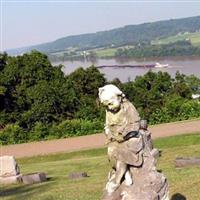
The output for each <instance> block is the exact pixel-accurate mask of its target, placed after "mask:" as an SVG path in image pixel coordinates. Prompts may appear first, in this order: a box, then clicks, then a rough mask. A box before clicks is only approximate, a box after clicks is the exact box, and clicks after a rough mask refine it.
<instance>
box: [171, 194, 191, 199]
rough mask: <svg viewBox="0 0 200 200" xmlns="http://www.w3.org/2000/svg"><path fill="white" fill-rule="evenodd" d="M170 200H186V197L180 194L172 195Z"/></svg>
mask: <svg viewBox="0 0 200 200" xmlns="http://www.w3.org/2000/svg"><path fill="white" fill-rule="evenodd" d="M171 200H187V199H186V197H185V196H184V195H182V194H180V193H176V194H173V196H172V198H171Z"/></svg>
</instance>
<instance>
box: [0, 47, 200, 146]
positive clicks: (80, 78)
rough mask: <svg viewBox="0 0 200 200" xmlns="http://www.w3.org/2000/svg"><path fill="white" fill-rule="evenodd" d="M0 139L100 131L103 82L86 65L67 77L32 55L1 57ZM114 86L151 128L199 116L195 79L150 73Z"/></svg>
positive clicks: (10, 140)
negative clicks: (100, 98)
mask: <svg viewBox="0 0 200 200" xmlns="http://www.w3.org/2000/svg"><path fill="white" fill-rule="evenodd" d="M0 58H1V62H0V63H2V65H1V66H2V67H1V70H0V77H1V79H0V103H1V104H0V130H1V132H0V141H1V143H3V144H15V143H22V142H27V141H34V140H46V139H50V138H62V137H72V136H77V135H86V134H91V133H97V132H102V131H103V123H104V120H105V119H104V118H105V109H104V108H103V107H102V106H101V105H99V101H98V88H99V87H102V86H103V85H105V84H106V83H107V80H106V79H105V78H104V75H103V74H101V73H100V72H99V70H98V69H97V68H96V67H94V66H91V67H89V68H87V69H83V68H79V69H77V70H76V71H74V72H73V73H71V74H70V75H68V76H64V74H63V72H62V71H61V68H62V66H57V67H54V66H52V65H51V63H50V62H49V60H48V59H47V56H45V55H43V54H41V53H40V52H37V51H33V52H31V53H30V54H24V55H22V56H17V57H9V56H7V55H6V54H2V55H1V56H0ZM111 83H112V84H115V85H116V86H118V87H119V88H120V89H121V90H122V91H123V92H124V93H125V94H126V96H127V98H128V99H129V100H130V101H131V102H132V103H133V104H134V105H135V107H136V108H137V110H138V111H139V113H140V115H141V117H142V118H144V119H147V120H148V121H149V122H150V123H151V124H156V123H163V122H170V121H176V120H184V119H189V118H194V117H199V116H200V103H199V101H198V100H193V99H191V95H192V94H198V93H199V92H200V91H199V90H200V79H199V78H197V77H195V76H186V75H184V74H180V73H179V72H177V73H176V76H175V78H174V79H172V78H171V77H170V75H169V74H168V73H166V72H158V73H154V72H152V71H149V72H148V73H146V74H145V75H144V76H138V77H136V79H135V81H129V82H127V83H121V82H120V80H119V79H114V80H113V81H112V82H111Z"/></svg>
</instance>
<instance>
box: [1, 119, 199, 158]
mask: <svg viewBox="0 0 200 200" xmlns="http://www.w3.org/2000/svg"><path fill="white" fill-rule="evenodd" d="M149 129H150V130H151V132H152V136H153V138H159V137H167V136H172V135H180V134H187V133H195V132H199V133H200V119H198V120H192V121H183V122H175V123H167V124H160V125H155V126H151V127H149ZM104 143H105V137H104V134H95V135H87V136H80V137H74V138H68V139H58V140H50V141H43V142H32V143H26V144H16V145H7V146H1V147H0V154H1V155H14V156H15V157H16V158H21V157H31V156H37V155H45V154H52V153H58V152H71V151H77V150H82V149H92V148H98V147H103V146H104V145H105V144H104Z"/></svg>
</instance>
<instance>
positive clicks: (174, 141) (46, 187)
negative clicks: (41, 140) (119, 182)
mask: <svg viewBox="0 0 200 200" xmlns="http://www.w3.org/2000/svg"><path fill="white" fill-rule="evenodd" d="M154 143H155V146H156V147H157V148H159V149H161V150H162V157H161V158H160V159H159V161H158V169H160V170H162V171H163V173H164V174H165V175H166V176H167V178H168V180H169V184H170V195H171V196H173V195H175V194H178V193H179V194H181V195H182V196H185V198H186V199H187V200H199V196H200V191H199V188H200V166H196V167H189V168H183V169H176V168H175V167H174V159H175V158H176V157H181V156H182V157H183V156H194V157H197V156H198V157H199V156H200V134H192V135H183V136H173V137H168V138H164V139H156V140H155V141H154ZM18 163H19V165H20V168H21V172H22V173H23V174H26V173H31V172H38V171H43V172H46V173H47V175H48V178H49V179H48V181H47V182H44V183H41V184H34V185H30V186H28V185H23V184H20V185H16V184H13V185H9V186H2V187H1V189H0V197H1V199H2V200H21V199H23V200H29V199H30V200H32V199H34V200H99V199H100V197H101V194H102V190H103V187H104V185H105V182H106V177H107V172H108V169H109V165H108V162H107V156H106V149H105V148H103V149H93V150H87V151H80V152H73V153H63V154H55V155H49V156H37V157H31V158H22V159H18ZM76 171H77V172H80V171H85V172H87V173H88V175H89V177H88V178H84V179H79V180H70V179H68V178H67V175H68V174H69V173H70V172H76ZM172 199H173V200H178V199H179V200H181V199H180V198H175V197H173V198H172Z"/></svg>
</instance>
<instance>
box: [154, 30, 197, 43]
mask: <svg viewBox="0 0 200 200" xmlns="http://www.w3.org/2000/svg"><path fill="white" fill-rule="evenodd" d="M180 40H190V41H191V43H192V44H193V45H194V46H200V32H197V33H185V34H181V35H180V34H178V35H175V36H171V37H168V38H163V39H160V40H154V41H152V44H169V43H173V42H177V41H180Z"/></svg>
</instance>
